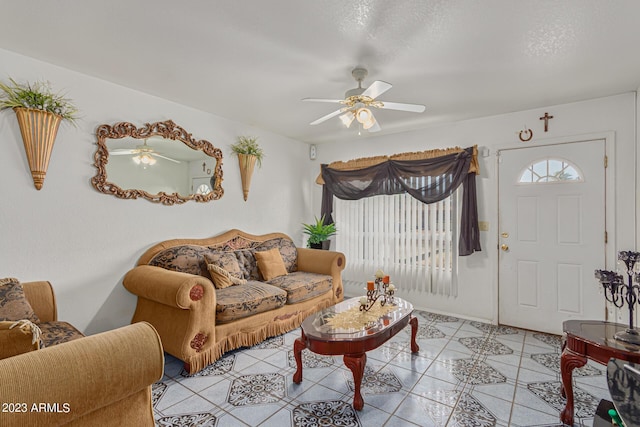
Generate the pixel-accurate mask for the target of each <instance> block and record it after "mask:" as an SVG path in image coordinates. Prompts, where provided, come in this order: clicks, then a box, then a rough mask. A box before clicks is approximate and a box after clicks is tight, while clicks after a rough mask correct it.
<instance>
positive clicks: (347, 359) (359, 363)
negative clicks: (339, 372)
mask: <svg viewBox="0 0 640 427" xmlns="http://www.w3.org/2000/svg"><path fill="white" fill-rule="evenodd" d="M343 360H344V365H345V366H346V367H347V368H349V369H351V372H353V385H354V388H355V391H354V394H353V408H354V409H355V410H356V411H361V410H362V408H363V407H364V399H362V394H360V386H361V384H362V377H363V376H364V365H366V363H367V355H366V353H362V354H358V355H355V356H352V355H348V354H345V355H344V357H343Z"/></svg>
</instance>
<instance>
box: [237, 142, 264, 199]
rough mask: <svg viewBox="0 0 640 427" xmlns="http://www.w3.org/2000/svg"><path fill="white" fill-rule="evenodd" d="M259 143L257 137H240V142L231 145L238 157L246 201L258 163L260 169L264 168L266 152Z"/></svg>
mask: <svg viewBox="0 0 640 427" xmlns="http://www.w3.org/2000/svg"><path fill="white" fill-rule="evenodd" d="M257 141H258V138H257V137H255V136H239V137H238V142H237V143H235V144H232V145H231V151H232V152H233V153H234V154H236V155H237V156H238V164H239V166H240V178H241V179H242V193H243V195H244V200H245V201H247V197H249V187H250V186H251V175H253V169H254V167H255V165H256V163H258V167H262V159H263V158H264V151H263V150H262V148H261V147H260V146H259V145H258V142H257Z"/></svg>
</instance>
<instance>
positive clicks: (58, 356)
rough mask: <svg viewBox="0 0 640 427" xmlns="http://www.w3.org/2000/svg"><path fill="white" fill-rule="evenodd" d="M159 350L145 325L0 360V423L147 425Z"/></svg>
mask: <svg viewBox="0 0 640 427" xmlns="http://www.w3.org/2000/svg"><path fill="white" fill-rule="evenodd" d="M163 369H164V353H163V350H162V344H161V342H160V337H159V336H158V334H157V333H156V331H155V329H154V328H153V327H152V326H151V325H149V324H148V323H144V322H141V323H135V324H133V325H128V326H125V327H123V328H119V329H115V330H112V331H108V332H103V333H101V334H97V335H92V336H89V337H86V338H81V339H77V340H73V341H70V342H66V343H62V344H60V345H54V346H52V347H48V348H43V349H41V350H38V351H30V352H28V353H25V354H20V355H17V356H13V357H8V358H6V359H3V360H0V404H1V405H3V406H2V408H0V426H1V427H14V426H16V427H17V426H36V427H37V426H47V427H50V426H60V425H72V426H153V425H154V417H153V408H152V398H151V396H152V394H151V387H152V385H153V383H154V382H156V381H158V380H160V378H162V375H163Z"/></svg>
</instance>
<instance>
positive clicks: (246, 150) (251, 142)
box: [231, 136, 264, 166]
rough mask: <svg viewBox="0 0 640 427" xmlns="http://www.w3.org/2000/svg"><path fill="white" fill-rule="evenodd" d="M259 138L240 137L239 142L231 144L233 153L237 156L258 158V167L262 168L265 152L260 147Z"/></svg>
mask: <svg viewBox="0 0 640 427" xmlns="http://www.w3.org/2000/svg"><path fill="white" fill-rule="evenodd" d="M257 141H258V138H257V137H255V136H239V137H238V142H237V143H235V144H231V151H233V152H234V153H236V154H249V155H252V156H256V159H257V161H258V166H262V159H263V158H264V151H263V150H262V148H261V147H260V146H259V145H258V142H257Z"/></svg>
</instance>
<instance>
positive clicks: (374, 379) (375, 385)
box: [347, 366, 402, 394]
mask: <svg viewBox="0 0 640 427" xmlns="http://www.w3.org/2000/svg"><path fill="white" fill-rule="evenodd" d="M347 387H349V390H351V391H354V390H355V385H354V383H353V379H350V380H347ZM360 387H361V388H360V390H361V392H362V394H380V393H395V392H398V391H400V389H402V383H401V382H400V380H399V379H398V377H396V375H395V374H394V373H393V372H392V371H391V370H389V369H382V370H380V371H378V372H375V371H374V370H373V368H370V367H369V366H365V367H364V375H363V376H362V385H361V386H360Z"/></svg>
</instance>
